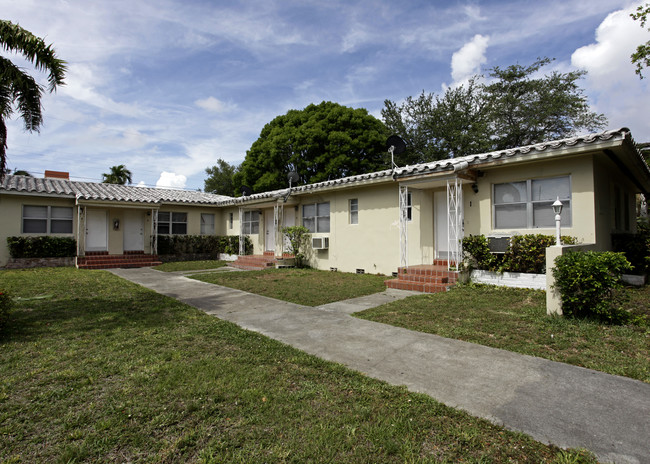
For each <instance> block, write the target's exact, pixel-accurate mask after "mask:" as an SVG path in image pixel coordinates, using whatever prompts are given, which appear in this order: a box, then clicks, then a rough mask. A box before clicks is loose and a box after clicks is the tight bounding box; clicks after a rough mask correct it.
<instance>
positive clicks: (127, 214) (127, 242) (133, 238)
mask: <svg viewBox="0 0 650 464" xmlns="http://www.w3.org/2000/svg"><path fill="white" fill-rule="evenodd" d="M124 251H144V215H143V213H142V211H138V210H126V211H124Z"/></svg>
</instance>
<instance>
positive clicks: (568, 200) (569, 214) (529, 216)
mask: <svg viewBox="0 0 650 464" xmlns="http://www.w3.org/2000/svg"><path fill="white" fill-rule="evenodd" d="M556 179H567V183H568V191H569V196H568V197H564V198H560V201H561V202H562V205H563V209H562V227H571V226H572V224H573V207H572V204H573V200H572V194H571V193H572V191H573V190H572V186H571V176H570V175H564V176H553V177H537V178H533V179H525V180H518V181H513V182H501V183H498V184H492V228H493V229H494V230H517V229H553V228H555V222H553V223H552V224H551V223H549V224H547V225H541V226H538V225H535V219H534V207H535V205H540V204H548V208H549V210H551V205H552V203H553V201H555V200H533V199H532V198H533V182H535V181H544V180H556ZM515 183H525V184H526V199H525V200H520V201H513V202H509V203H506V202H503V203H497V202H496V189H497V186H500V185H508V184H515ZM512 205H525V214H526V224H525V225H523V226H521V227H509V226H508V227H498V225H497V209H498V207H499V206H512Z"/></svg>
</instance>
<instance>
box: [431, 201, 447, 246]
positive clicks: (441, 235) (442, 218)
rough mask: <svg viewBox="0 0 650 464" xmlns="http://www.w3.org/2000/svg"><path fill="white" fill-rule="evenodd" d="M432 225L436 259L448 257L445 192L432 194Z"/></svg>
mask: <svg viewBox="0 0 650 464" xmlns="http://www.w3.org/2000/svg"><path fill="white" fill-rule="evenodd" d="M433 217H434V219H433V221H434V223H433V225H434V228H433V230H434V233H435V238H434V240H435V243H436V258H438V259H447V258H448V257H449V225H448V220H449V219H448V211H447V191H446V190H441V191H439V192H433Z"/></svg>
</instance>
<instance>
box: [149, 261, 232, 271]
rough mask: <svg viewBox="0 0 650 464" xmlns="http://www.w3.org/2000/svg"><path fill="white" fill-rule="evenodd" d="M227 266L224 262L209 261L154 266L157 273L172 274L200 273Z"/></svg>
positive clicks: (178, 262)
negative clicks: (181, 272)
mask: <svg viewBox="0 0 650 464" xmlns="http://www.w3.org/2000/svg"><path fill="white" fill-rule="evenodd" d="M226 264H228V263H227V262H226V261H218V260H209V261H177V262H174V263H165V264H161V265H160V266H156V267H155V268H154V269H156V270H157V271H164V272H174V271H200V270H203V269H219V268H220V267H224V266H225V265H226Z"/></svg>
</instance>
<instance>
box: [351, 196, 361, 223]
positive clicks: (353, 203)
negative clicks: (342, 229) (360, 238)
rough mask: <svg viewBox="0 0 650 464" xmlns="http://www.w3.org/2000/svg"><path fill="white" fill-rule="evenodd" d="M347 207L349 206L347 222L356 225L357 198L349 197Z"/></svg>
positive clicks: (357, 221) (357, 212)
mask: <svg viewBox="0 0 650 464" xmlns="http://www.w3.org/2000/svg"><path fill="white" fill-rule="evenodd" d="M349 207H350V217H349V222H350V224H352V225H358V224H359V199H358V198H351V199H350V201H349Z"/></svg>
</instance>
